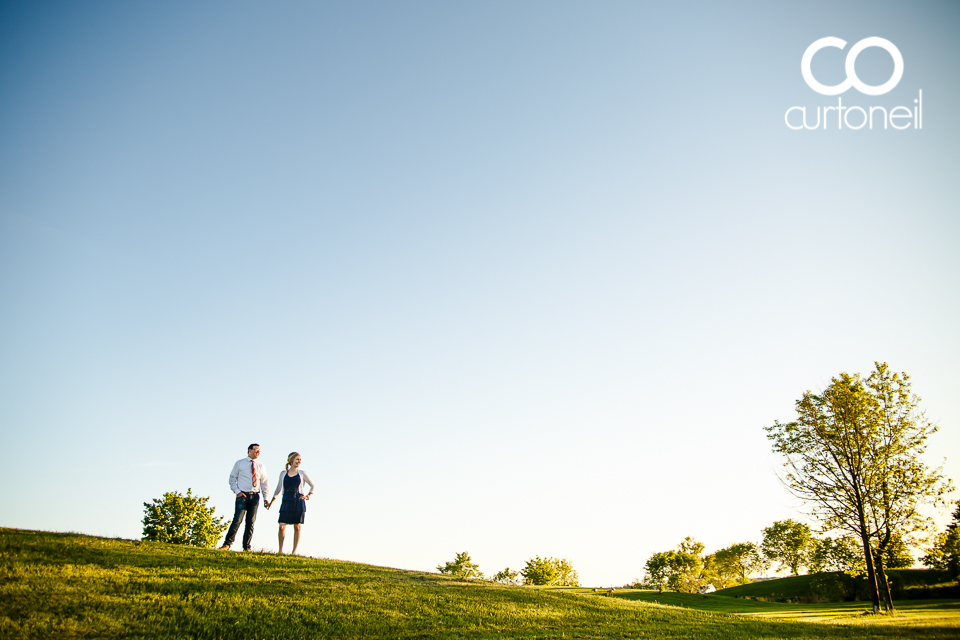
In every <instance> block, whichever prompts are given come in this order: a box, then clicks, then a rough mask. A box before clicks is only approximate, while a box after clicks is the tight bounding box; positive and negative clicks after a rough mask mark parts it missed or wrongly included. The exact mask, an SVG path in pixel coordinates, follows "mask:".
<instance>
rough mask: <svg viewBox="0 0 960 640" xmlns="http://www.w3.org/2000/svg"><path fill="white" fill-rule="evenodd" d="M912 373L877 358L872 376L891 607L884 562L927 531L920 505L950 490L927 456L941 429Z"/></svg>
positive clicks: (881, 572) (877, 513) (880, 557)
mask: <svg viewBox="0 0 960 640" xmlns="http://www.w3.org/2000/svg"><path fill="white" fill-rule="evenodd" d="M910 387H911V385H910V376H908V375H907V374H906V373H895V372H893V371H891V370H890V367H889V366H888V365H887V364H886V363H885V362H884V363H880V362H878V363H875V368H874V370H873V371H872V372H871V373H870V375H869V376H868V377H867V379H866V388H867V390H868V391H869V393H870V394H871V396H872V397H873V400H874V405H873V412H874V416H873V417H874V421H875V423H876V425H877V442H876V443H875V445H874V447H873V457H874V460H873V466H874V467H875V468H876V470H877V479H878V481H879V485H878V487H877V489H878V490H877V491H876V492H874V493H873V494H871V496H870V499H871V500H872V501H874V502H875V504H874V505H873V506H872V508H871V509H870V513H871V514H872V515H873V517H874V518H875V521H874V522H873V523H872V526H873V528H875V529H876V530H877V540H876V544H875V545H874V546H875V553H874V558H875V563H876V568H877V579H878V581H879V585H880V590H881V593H882V594H883V598H884V600H885V602H886V605H887V610H888V611H893V597H892V593H891V591H890V586H889V584H888V581H887V575H886V571H885V567H884V565H885V564H887V561H886V558H887V557H888V556H891V555H892V552H894V551H895V549H896V547H897V545H902V544H903V540H904V539H905V538H910V537H911V536H912V535H913V534H916V533H922V532H925V531H926V530H927V529H928V528H929V525H930V521H929V519H928V518H925V517H923V516H922V515H921V513H920V510H919V509H920V505H922V504H926V503H933V504H936V503H937V502H939V501H940V500H941V499H942V496H943V494H944V493H946V492H947V491H949V490H950V488H951V486H950V483H949V481H946V480H944V478H943V474H942V472H941V469H940V468H937V469H930V468H928V467H927V465H926V464H925V463H924V462H923V461H922V459H921V457H922V454H923V453H924V452H925V451H926V448H927V444H926V442H927V438H929V437H930V436H931V435H933V434H934V433H936V432H937V427H936V426H935V425H933V424H931V423H930V422H929V421H928V420H927V419H926V416H925V415H924V413H923V411H921V410H920V398H919V397H918V396H916V395H915V394H914V393H912V392H911V389H910Z"/></svg>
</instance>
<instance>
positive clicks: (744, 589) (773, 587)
mask: <svg viewBox="0 0 960 640" xmlns="http://www.w3.org/2000/svg"><path fill="white" fill-rule="evenodd" d="M831 576H836V577H840V574H834V573H826V574H813V575H805V576H792V577H789V578H779V579H777V580H764V581H762V582H751V583H750V584H743V585H740V586H737V587H730V588H728V589H721V590H720V591H717V595H722V596H730V597H737V598H764V599H768V600H783V599H791V600H798V599H803V600H816V599H823V597H824V595H825V590H824V589H823V588H822V586H820V587H818V584H817V582H818V580H820V581H822V580H823V578H825V577H826V578H828V579H829V578H830V577H831ZM887 576H888V578H889V580H890V584H891V588H892V590H893V596H894V598H895V599H914V598H925V597H932V598H943V597H952V598H960V587H958V586H957V581H956V580H955V579H951V577H950V574H949V572H947V571H936V570H933V569H890V570H888V571H887ZM864 584H865V582H864ZM821 585H822V582H821ZM826 591H829V590H826ZM834 595H839V594H834ZM862 595H863V594H862V593H861V596H862ZM818 596H819V598H818ZM827 599H829V598H827ZM835 599H837V600H840V599H842V598H840V597H837V598H835Z"/></svg>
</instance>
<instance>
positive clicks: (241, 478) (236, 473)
mask: <svg viewBox="0 0 960 640" xmlns="http://www.w3.org/2000/svg"><path fill="white" fill-rule="evenodd" d="M251 462H252V463H253V466H254V467H256V469H257V486H256V487H254V486H253V472H252V471H251V470H250V469H251V467H250V463H251ZM269 489H270V487H269V486H268V483H267V471H266V469H264V468H263V465H262V464H260V463H259V462H257V461H256V460H254V459H252V458H250V457H249V456H248V457H246V458H240V459H239V460H237V463H236V464H235V465H233V471H231V472H230V490H231V491H233V493H234V494H238V493H240V492H243V493H257V492H258V491H259V492H260V493H262V494H263V499H264V500H266V499H267V491H268V490H269Z"/></svg>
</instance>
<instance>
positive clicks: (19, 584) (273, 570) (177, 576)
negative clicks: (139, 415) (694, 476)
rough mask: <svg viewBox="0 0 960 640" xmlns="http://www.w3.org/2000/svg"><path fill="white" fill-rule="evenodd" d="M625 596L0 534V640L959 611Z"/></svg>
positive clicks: (721, 628)
mask: <svg viewBox="0 0 960 640" xmlns="http://www.w3.org/2000/svg"><path fill="white" fill-rule="evenodd" d="M632 593H633V594H638V595H631V593H630V592H621V593H619V594H618V595H619V596H622V597H598V596H597V595H595V594H593V593H592V592H590V591H587V590H569V589H568V590H564V589H536V588H524V587H504V586H500V585H494V584H490V583H484V582H470V583H465V582H458V581H457V580H455V579H451V578H448V577H445V576H441V575H438V574H435V573H421V572H416V571H401V570H398V569H389V568H384V567H373V566H368V565H362V564H356V563H351V562H342V561H336V560H325V559H312V558H291V557H287V556H277V555H273V554H266V553H248V554H242V553H230V552H221V551H215V550H204V549H191V548H185V547H177V546H172V545H164V544H154V543H139V542H134V541H129V540H115V539H104V538H94V537H90V536H82V535H74V534H54V533H44V532H33V531H20V530H14V529H0V637H3V638H230V639H233V638H237V639H246V638H251V639H253V638H270V639H271V640H272V639H274V638H284V639H297V638H428V637H429V638H434V637H436V638H706V639H712V638H716V639H720V638H731V639H747V638H766V639H771V640H772V639H777V638H926V639H933V638H960V612H958V610H957V603H956V602H954V603H952V604H951V605H948V606H947V607H946V608H945V609H944V611H946V612H947V614H948V615H945V616H943V617H942V619H941V620H940V621H939V622H931V621H930V619H927V622H923V621H922V620H921V619H920V618H919V617H917V616H915V615H913V614H907V613H905V614H904V615H902V616H898V617H896V618H886V617H884V618H877V617H874V616H859V617H857V616H856V615H855V614H856V612H850V615H849V616H848V617H849V618H850V619H849V620H846V619H843V620H832V621H828V622H823V621H821V622H815V621H806V620H780V619H777V618H783V617H787V616H788V615H789V614H790V613H791V612H794V613H795V612H797V611H800V610H799V609H796V610H794V609H790V610H787V609H781V610H779V613H778V612H777V610H775V609H767V610H760V609H756V610H754V609H751V610H750V611H746V610H744V611H741V613H740V614H734V613H733V611H734V609H729V608H727V609H724V608H715V609H714V610H709V608H708V607H706V606H704V603H712V602H713V601H715V600H716V601H718V600H720V597H715V596H711V597H710V598H707V599H706V600H704V599H702V598H701V599H700V602H697V601H696V600H695V599H696V598H698V596H687V597H686V598H687V599H686V600H685V599H683V598H681V597H680V596H678V595H677V594H674V596H673V597H676V598H677V599H676V600H672V601H670V602H665V601H663V596H662V595H661V596H659V597H660V599H661V602H659V603H654V602H652V601H651V600H652V599H656V598H654V596H658V594H655V593H653V592H632ZM723 600H725V601H729V602H733V603H736V604H735V606H744V605H745V604H746V603H745V602H744V601H742V600H736V599H732V598H723ZM750 604H751V605H755V604H766V603H752V602H751V603H750ZM675 605H677V606H675ZM694 605H697V606H694ZM710 606H713V604H711V605H710ZM731 606H734V605H731ZM951 607H952V608H951ZM765 614H769V615H765Z"/></svg>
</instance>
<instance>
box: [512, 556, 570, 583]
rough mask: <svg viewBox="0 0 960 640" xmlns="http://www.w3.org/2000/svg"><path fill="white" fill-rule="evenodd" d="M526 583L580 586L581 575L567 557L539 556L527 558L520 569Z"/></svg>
mask: <svg viewBox="0 0 960 640" xmlns="http://www.w3.org/2000/svg"><path fill="white" fill-rule="evenodd" d="M520 575H522V576H523V583H524V584H534V585H551V586H557V587H579V586H580V577H579V576H578V575H577V572H576V571H575V570H574V568H573V565H572V564H570V561H569V560H567V559H566V558H564V559H562V560H560V559H558V558H541V557H540V556H537V557H535V558H530V559H529V560H527V564H526V566H525V567H524V568H523V569H522V570H521V571H520Z"/></svg>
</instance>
